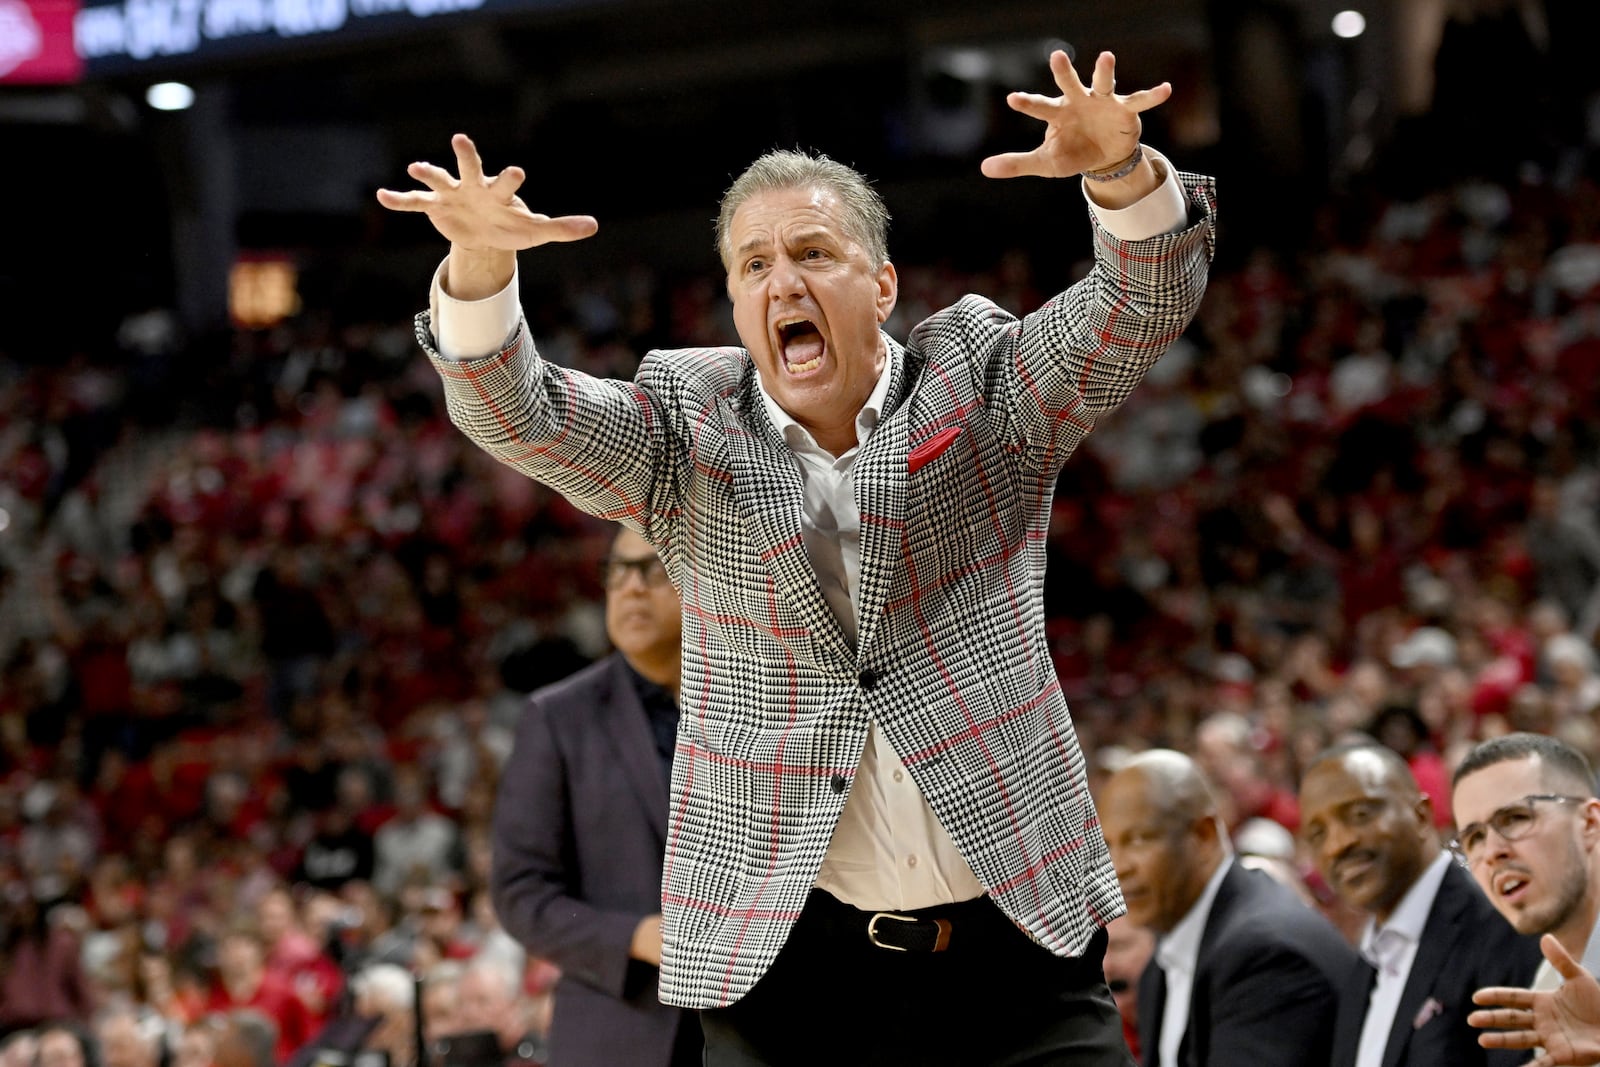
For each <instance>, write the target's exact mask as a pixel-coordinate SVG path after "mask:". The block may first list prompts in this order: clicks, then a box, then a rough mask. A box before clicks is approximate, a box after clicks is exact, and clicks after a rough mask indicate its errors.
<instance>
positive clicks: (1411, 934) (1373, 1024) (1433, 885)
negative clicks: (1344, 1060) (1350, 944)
mask: <svg viewBox="0 0 1600 1067" xmlns="http://www.w3.org/2000/svg"><path fill="white" fill-rule="evenodd" d="M1451 862H1452V861H1451V859H1450V854H1449V853H1448V852H1440V853H1439V854H1438V855H1437V856H1435V857H1434V858H1433V862H1432V863H1430V864H1428V866H1427V867H1425V868H1424V869H1423V871H1422V876H1421V877H1419V878H1418V879H1417V880H1416V881H1415V882H1413V883H1412V884H1411V888H1410V889H1408V890H1406V895H1405V896H1403V897H1401V898H1400V903H1399V904H1398V905H1396V906H1395V909H1394V911H1393V912H1392V913H1391V914H1390V915H1389V921H1388V922H1386V923H1384V924H1383V926H1382V927H1379V926H1378V924H1377V920H1375V919H1368V920H1367V924H1366V926H1365V927H1363V928H1362V931H1361V955H1362V956H1363V957H1365V959H1366V961H1367V962H1368V963H1370V964H1372V966H1373V967H1375V968H1376V969H1377V971H1378V978H1377V981H1376V982H1374V983H1373V986H1372V995H1371V996H1370V997H1369V998H1368V999H1367V1014H1366V1017H1365V1019H1364V1020H1363V1021H1362V1023H1361V1043H1360V1044H1359V1045H1358V1046H1357V1048H1356V1064H1355V1067H1379V1065H1380V1064H1382V1063H1383V1049H1384V1046H1385V1045H1387V1044H1388V1043H1389V1031H1390V1030H1391V1029H1392V1028H1393V1027H1394V1013H1395V1012H1396V1011H1398V1010H1399V1008H1400V994H1401V993H1403V992H1404V991H1405V988H1406V981H1407V979H1409V978H1410V977H1411V964H1412V962H1413V961H1415V960H1416V958H1417V946H1418V945H1420V944H1421V943H1422V931H1423V928H1424V927H1426V926H1427V925H1428V914H1429V913H1430V912H1431V911H1433V900H1434V898H1435V897H1437V896H1438V895H1439V886H1440V885H1442V884H1443V883H1444V874H1445V871H1446V870H1447V869H1448V868H1449V866H1450V864H1451Z"/></svg>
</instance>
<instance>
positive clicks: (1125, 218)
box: [1083, 147, 1189, 241]
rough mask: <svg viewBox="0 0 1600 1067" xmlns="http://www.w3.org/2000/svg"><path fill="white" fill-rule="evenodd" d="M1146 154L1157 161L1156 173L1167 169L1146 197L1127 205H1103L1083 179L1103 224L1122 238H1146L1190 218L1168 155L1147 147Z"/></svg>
mask: <svg viewBox="0 0 1600 1067" xmlns="http://www.w3.org/2000/svg"><path fill="white" fill-rule="evenodd" d="M1144 154H1145V155H1147V156H1149V157H1150V159H1151V162H1153V163H1154V164H1155V168H1156V173H1157V174H1161V173H1165V174H1166V177H1165V178H1164V179H1162V182H1161V184H1160V185H1158V186H1156V188H1155V189H1154V190H1153V191H1152V192H1151V193H1150V194H1149V195H1148V196H1146V197H1144V199H1142V200H1139V201H1137V202H1136V203H1132V204H1129V205H1128V206H1127V207H1124V208H1108V207H1101V206H1100V205H1099V204H1097V203H1095V202H1094V200H1093V199H1092V198H1091V197H1090V196H1089V183H1088V181H1084V183H1083V198H1084V199H1085V200H1088V201H1089V210H1090V211H1093V212H1094V216H1095V218H1097V219H1099V220H1100V225H1102V226H1104V227H1105V228H1106V229H1107V230H1108V231H1110V233H1111V236H1113V237H1115V238H1117V239H1118V240H1119V241H1143V240H1144V239H1145V238H1147V237H1158V236H1160V235H1161V234H1164V233H1176V232H1177V231H1178V230H1181V229H1183V227H1184V226H1186V225H1187V224H1188V222H1189V202H1188V200H1187V198H1186V197H1185V196H1184V195H1183V186H1182V185H1180V184H1179V183H1178V172H1177V171H1176V170H1174V169H1173V166H1172V163H1171V162H1170V161H1169V160H1168V159H1167V157H1166V156H1164V155H1162V154H1161V153H1160V152H1157V151H1156V150H1155V149H1154V148H1149V147H1146V148H1145V150H1144Z"/></svg>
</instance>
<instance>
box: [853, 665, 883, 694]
mask: <svg viewBox="0 0 1600 1067" xmlns="http://www.w3.org/2000/svg"><path fill="white" fill-rule="evenodd" d="M856 681H858V682H860V683H861V688H863V689H871V688H872V687H873V686H875V685H877V684H878V676H877V675H876V674H874V673H873V672H872V670H871V668H868V669H867V670H864V671H862V672H861V673H860V674H858V675H856Z"/></svg>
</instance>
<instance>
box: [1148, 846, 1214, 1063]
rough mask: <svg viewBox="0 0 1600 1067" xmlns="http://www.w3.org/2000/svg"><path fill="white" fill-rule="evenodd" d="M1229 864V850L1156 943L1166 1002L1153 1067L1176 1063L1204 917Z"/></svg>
mask: <svg viewBox="0 0 1600 1067" xmlns="http://www.w3.org/2000/svg"><path fill="white" fill-rule="evenodd" d="M1232 866H1233V856H1232V855H1231V854H1230V855H1228V856H1227V857H1225V858H1224V859H1223V861H1222V862H1221V863H1219V864H1217V869H1216V872H1215V873H1213V874H1212V875H1211V878H1210V880H1209V881H1207V882H1206V887H1205V888H1204V889H1202V890H1201V891H1200V897H1199V899H1198V900H1196V901H1195V902H1194V903H1193V904H1192V905H1190V907H1189V910H1188V911H1186V912H1185V913H1184V915H1183V918H1181V919H1179V920H1178V923H1177V925H1176V926H1174V927H1173V928H1172V929H1171V930H1169V931H1167V934H1166V936H1165V937H1163V938H1162V939H1161V941H1160V943H1159V944H1157V945H1156V964H1157V965H1158V966H1159V967H1160V968H1161V971H1162V973H1163V974H1164V975H1165V976H1166V980H1167V1003H1166V1005H1165V1007H1164V1008H1163V1009H1162V1012H1161V1040H1160V1041H1158V1042H1157V1046H1158V1047H1157V1052H1158V1053H1159V1055H1160V1059H1159V1060H1157V1061H1156V1067H1178V1050H1179V1049H1181V1048H1182V1047H1183V1035H1184V1033H1185V1031H1187V1030H1188V1029H1189V999H1190V995H1191V994H1192V993H1193V992H1194V972H1195V970H1196V969H1197V968H1198V967H1199V966H1200V940H1201V938H1203V937H1204V936H1205V932H1206V920H1207V919H1208V918H1210V916H1211V905H1212V904H1213V903H1214V902H1215V901H1216V899H1217V890H1218V889H1220V888H1221V887H1222V879H1223V878H1224V877H1226V876H1227V873H1228V869H1229V868H1230V867H1232Z"/></svg>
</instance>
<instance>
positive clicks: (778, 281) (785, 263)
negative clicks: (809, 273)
mask: <svg viewBox="0 0 1600 1067" xmlns="http://www.w3.org/2000/svg"><path fill="white" fill-rule="evenodd" d="M767 284H768V290H767V291H768V294H769V295H770V296H771V298H772V299H774V300H783V299H787V298H789V297H793V296H799V295H801V294H803V293H804V292H805V291H806V282H805V276H804V275H803V274H801V273H800V266H799V264H797V263H796V262H795V261H794V260H792V259H790V258H789V257H788V256H779V257H778V258H777V259H776V260H774V261H773V264H772V270H771V272H770V273H769V274H768V276H767Z"/></svg>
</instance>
